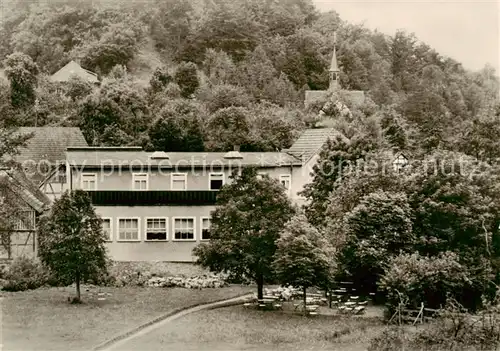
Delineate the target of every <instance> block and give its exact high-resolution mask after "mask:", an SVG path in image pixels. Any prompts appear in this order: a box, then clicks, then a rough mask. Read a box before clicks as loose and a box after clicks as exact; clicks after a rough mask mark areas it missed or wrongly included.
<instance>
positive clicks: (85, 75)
mask: <svg viewBox="0 0 500 351" xmlns="http://www.w3.org/2000/svg"><path fill="white" fill-rule="evenodd" d="M72 76H76V77H78V78H80V79H82V80H84V81H86V82H89V83H92V84H99V77H98V76H97V74H96V73H94V72H91V71H88V70H86V69H84V68H82V66H80V65H79V64H78V63H77V62H75V61H70V62H68V63H67V64H66V66H64V67H63V68H61V69H60V70H59V71H57V72H56V73H54V74H53V75H52V76H50V79H51V80H52V81H53V82H68V81H69V79H70V78H71V77H72Z"/></svg>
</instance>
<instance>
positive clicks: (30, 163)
mask: <svg viewBox="0 0 500 351" xmlns="http://www.w3.org/2000/svg"><path fill="white" fill-rule="evenodd" d="M19 132H20V133H21V134H23V135H25V134H32V135H33V136H32V137H31V138H30V139H29V140H28V142H27V144H26V147H23V148H21V149H20V150H19V152H20V153H19V155H17V156H16V158H15V159H16V161H17V162H18V163H20V164H21V167H22V169H23V170H24V171H25V174H26V176H27V177H28V178H29V179H30V180H31V181H32V182H33V183H34V184H36V185H39V186H40V187H41V188H42V191H43V192H44V193H45V194H47V196H49V198H51V199H54V198H57V197H59V195H60V194H61V193H63V192H64V191H65V190H66V188H65V185H66V173H65V172H64V171H63V170H62V171H61V165H64V164H65V163H66V149H67V148H68V147H84V146H88V144H87V141H86V140H85V137H84V136H83V134H82V131H81V130H80V128H73V127H22V128H19Z"/></svg>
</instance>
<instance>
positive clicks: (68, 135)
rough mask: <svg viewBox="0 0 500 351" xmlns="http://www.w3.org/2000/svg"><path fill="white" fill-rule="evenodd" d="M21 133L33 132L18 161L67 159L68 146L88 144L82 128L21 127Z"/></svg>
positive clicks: (21, 150) (18, 156) (57, 160)
mask: <svg viewBox="0 0 500 351" xmlns="http://www.w3.org/2000/svg"><path fill="white" fill-rule="evenodd" d="M19 133H21V134H31V133H33V137H32V138H31V139H29V140H28V142H27V144H26V147H23V148H21V149H20V150H19V151H20V154H19V155H17V156H16V161H18V162H23V161H26V160H33V161H35V162H36V163H38V162H40V161H42V160H47V161H49V162H50V163H56V162H62V161H64V160H65V157H66V155H65V153H66V149H67V148H68V147H81V146H88V144H87V141H86V140H85V138H84V136H83V134H82V131H81V130H80V128H75V127H21V128H19Z"/></svg>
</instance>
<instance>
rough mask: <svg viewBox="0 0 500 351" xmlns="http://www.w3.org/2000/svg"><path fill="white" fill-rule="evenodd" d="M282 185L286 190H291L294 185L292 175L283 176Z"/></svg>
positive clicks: (281, 178) (281, 176)
mask: <svg viewBox="0 0 500 351" xmlns="http://www.w3.org/2000/svg"><path fill="white" fill-rule="evenodd" d="M280 183H281V185H283V186H284V187H285V189H286V190H290V188H291V185H292V176H291V175H290V174H281V175H280Z"/></svg>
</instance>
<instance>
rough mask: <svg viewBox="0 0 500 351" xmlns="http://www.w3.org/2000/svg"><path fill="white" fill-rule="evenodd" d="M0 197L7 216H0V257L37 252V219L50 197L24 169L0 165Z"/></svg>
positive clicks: (13, 256) (45, 207) (31, 255)
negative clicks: (7, 167)
mask: <svg viewBox="0 0 500 351" xmlns="http://www.w3.org/2000/svg"><path fill="white" fill-rule="evenodd" d="M0 200H1V203H2V205H1V206H4V207H3V208H4V209H5V210H6V215H7V216H8V218H0V239H1V240H0V258H15V257H19V256H28V257H33V256H36V252H37V240H36V227H37V222H38V218H39V217H40V216H41V215H42V214H43V213H44V212H45V211H47V210H48V209H49V207H50V199H49V198H48V197H47V196H46V195H45V194H44V193H43V192H42V191H41V190H40V189H39V188H38V187H37V186H36V185H35V184H33V183H32V182H31V181H30V180H29V179H28V178H27V177H26V176H25V174H24V172H22V171H21V170H15V169H12V168H9V169H0ZM4 215H5V214H4Z"/></svg>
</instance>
